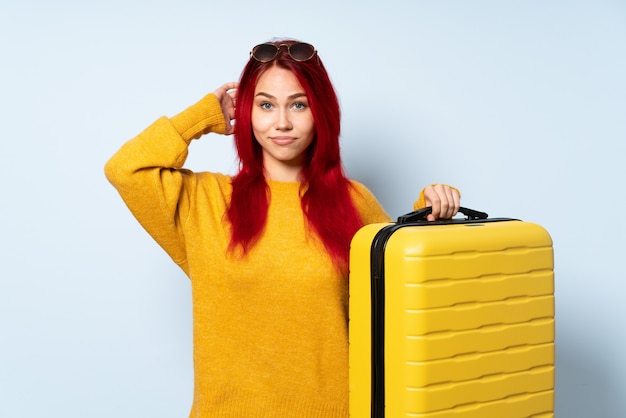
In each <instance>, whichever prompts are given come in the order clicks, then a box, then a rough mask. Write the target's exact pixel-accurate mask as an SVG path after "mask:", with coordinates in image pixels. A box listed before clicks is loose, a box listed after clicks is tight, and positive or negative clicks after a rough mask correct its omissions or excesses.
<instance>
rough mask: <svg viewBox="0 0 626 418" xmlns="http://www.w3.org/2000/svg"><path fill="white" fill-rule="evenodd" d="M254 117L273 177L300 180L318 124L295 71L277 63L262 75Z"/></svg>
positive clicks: (257, 86) (254, 128) (269, 170)
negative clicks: (307, 151)
mask: <svg viewBox="0 0 626 418" xmlns="http://www.w3.org/2000/svg"><path fill="white" fill-rule="evenodd" d="M251 119H252V131H253V133H254V137H255V138H256V140H257V142H258V143H259V144H260V145H261V148H262V149H263V166H264V168H265V171H266V174H267V175H268V176H269V178H270V179H272V180H279V181H298V180H299V178H298V175H299V173H300V169H301V168H302V165H303V162H304V158H305V155H306V149H307V148H308V147H309V145H311V142H313V138H314V137H315V125H314V122H313V115H312V114H311V109H310V107H309V101H308V99H307V97H306V94H305V92H304V89H303V88H302V86H301V85H300V82H299V81H298V79H297V78H296V76H295V75H294V74H293V73H292V72H291V71H289V70H286V69H284V68H281V67H278V66H273V67H271V68H270V69H268V70H267V71H265V72H264V73H263V74H262V75H261V76H260V77H259V80H258V82H257V85H256V88H255V90H254V102H253V105H252V114H251Z"/></svg>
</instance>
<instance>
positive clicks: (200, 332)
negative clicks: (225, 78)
mask: <svg viewBox="0 0 626 418" xmlns="http://www.w3.org/2000/svg"><path fill="white" fill-rule="evenodd" d="M224 130H225V121H224V118H223V116H222V113H221V110H220V106H219V103H218V101H217V99H216V98H215V96H214V95H208V96H206V97H205V98H203V99H202V100H201V101H199V102H198V103H196V104H195V105H193V106H191V107H190V108H188V109H187V110H185V111H184V112H182V113H180V114H179V115H176V116H174V117H173V118H171V119H170V118H166V117H162V118H160V119H158V120H157V121H156V122H155V123H153V124H152V125H151V126H149V127H148V128H147V129H146V130H145V131H143V132H142V133H141V134H139V135H138V136H137V137H136V138H134V139H132V140H130V141H129V142H127V143H126V144H125V145H124V146H123V147H122V148H121V149H120V150H119V151H118V152H117V153H116V154H115V155H114V156H113V157H112V158H111V159H110V160H109V161H108V163H107V164H106V167H105V172H106V175H107V178H108V179H109V181H110V182H111V183H112V184H113V185H114V186H115V187H116V188H117V190H118V191H119V193H120V194H121V196H122V198H123V199H124V201H125V202H126V204H127V206H128V207H129V208H130V210H131V211H132V213H133V214H134V216H135V217H136V218H137V220H138V221H139V222H140V223H141V224H142V225H143V227H144V228H145V229H146V230H147V231H148V232H149V233H150V234H151V235H152V237H154V239H155V240H156V241H157V242H158V243H159V244H160V245H161V246H162V247H163V248H164V249H165V251H167V253H168V254H169V255H170V257H171V258H172V259H173V260H174V261H175V262H176V263H177V264H178V265H179V266H180V267H181V268H182V269H183V270H184V271H185V273H186V274H187V275H188V276H189V277H190V279H191V288H192V295H193V320H194V324H193V333H194V371H195V390H194V399H193V405H192V409H191V414H190V417H245V418H254V417H263V418H266V417H298V418H306V417H318V418H333V417H344V418H345V417H348V339H347V338H348V337H347V327H348V321H347V303H348V287H347V284H348V283H347V277H342V276H341V274H340V273H338V271H337V269H335V268H334V267H333V265H332V263H331V261H330V259H329V257H328V256H327V254H326V252H325V251H324V248H323V246H322V245H321V243H320V242H319V241H318V239H317V237H316V236H315V235H314V234H313V233H311V231H309V230H308V229H307V227H306V224H305V220H304V218H303V213H302V210H301V207H300V197H299V187H300V184H299V183H285V182H275V181H270V182H269V187H270V191H271V203H270V207H269V213H268V218H267V225H266V229H265V232H264V233H263V236H262V238H261V239H260V240H259V241H258V243H257V244H256V245H255V247H254V248H253V249H252V251H251V252H250V253H249V255H248V256H246V257H245V258H243V259H236V258H234V257H233V256H229V255H228V254H227V251H226V248H227V246H228V243H229V227H228V224H227V223H225V222H224V213H225V211H226V208H227V205H228V203H229V199H230V195H231V178H230V177H229V176H226V175H222V174H216V173H207V172H202V173H193V172H191V171H189V170H186V169H183V168H182V166H183V163H184V161H185V158H186V156H187V147H188V145H189V143H190V141H191V140H192V139H194V138H199V137H200V136H201V135H203V134H206V133H209V132H216V133H223V132H224ZM353 185H354V189H355V190H354V192H353V193H352V194H353V199H354V201H355V204H356V206H357V209H358V211H359V213H360V215H361V216H362V219H363V221H364V222H365V223H366V224H367V223H373V222H387V221H390V218H389V216H388V215H387V214H386V213H385V212H384V210H383V209H382V208H381V206H380V205H379V204H378V202H377V201H376V199H375V197H374V196H373V195H372V194H371V193H370V192H369V191H368V190H367V189H366V188H365V187H364V186H363V185H361V184H359V183H357V182H353Z"/></svg>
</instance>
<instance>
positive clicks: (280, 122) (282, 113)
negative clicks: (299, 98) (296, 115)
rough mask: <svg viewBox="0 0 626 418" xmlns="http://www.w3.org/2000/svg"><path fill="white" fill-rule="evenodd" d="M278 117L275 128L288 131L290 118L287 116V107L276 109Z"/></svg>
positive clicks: (290, 125)
mask: <svg viewBox="0 0 626 418" xmlns="http://www.w3.org/2000/svg"><path fill="white" fill-rule="evenodd" d="M277 117H278V119H277V120H276V129H277V130H279V131H288V130H290V129H292V127H293V125H292V124H291V119H290V117H289V109H286V108H282V109H280V110H279V111H278V115H277Z"/></svg>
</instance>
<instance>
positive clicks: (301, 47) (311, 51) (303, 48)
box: [289, 43, 315, 61]
mask: <svg viewBox="0 0 626 418" xmlns="http://www.w3.org/2000/svg"><path fill="white" fill-rule="evenodd" d="M289 55H291V57H292V58H293V59H295V60H296V61H307V60H310V59H311V58H313V55H315V47H314V46H313V45H311V44H305V43H297V44H293V45H291V46H290V47H289Z"/></svg>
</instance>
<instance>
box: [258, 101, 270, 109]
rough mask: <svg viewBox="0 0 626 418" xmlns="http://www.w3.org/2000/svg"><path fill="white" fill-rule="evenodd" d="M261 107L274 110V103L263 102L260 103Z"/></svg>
mask: <svg viewBox="0 0 626 418" xmlns="http://www.w3.org/2000/svg"><path fill="white" fill-rule="evenodd" d="M259 107H260V108H261V109H263V110H272V104H271V103H269V102H262V103H260V104H259Z"/></svg>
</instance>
